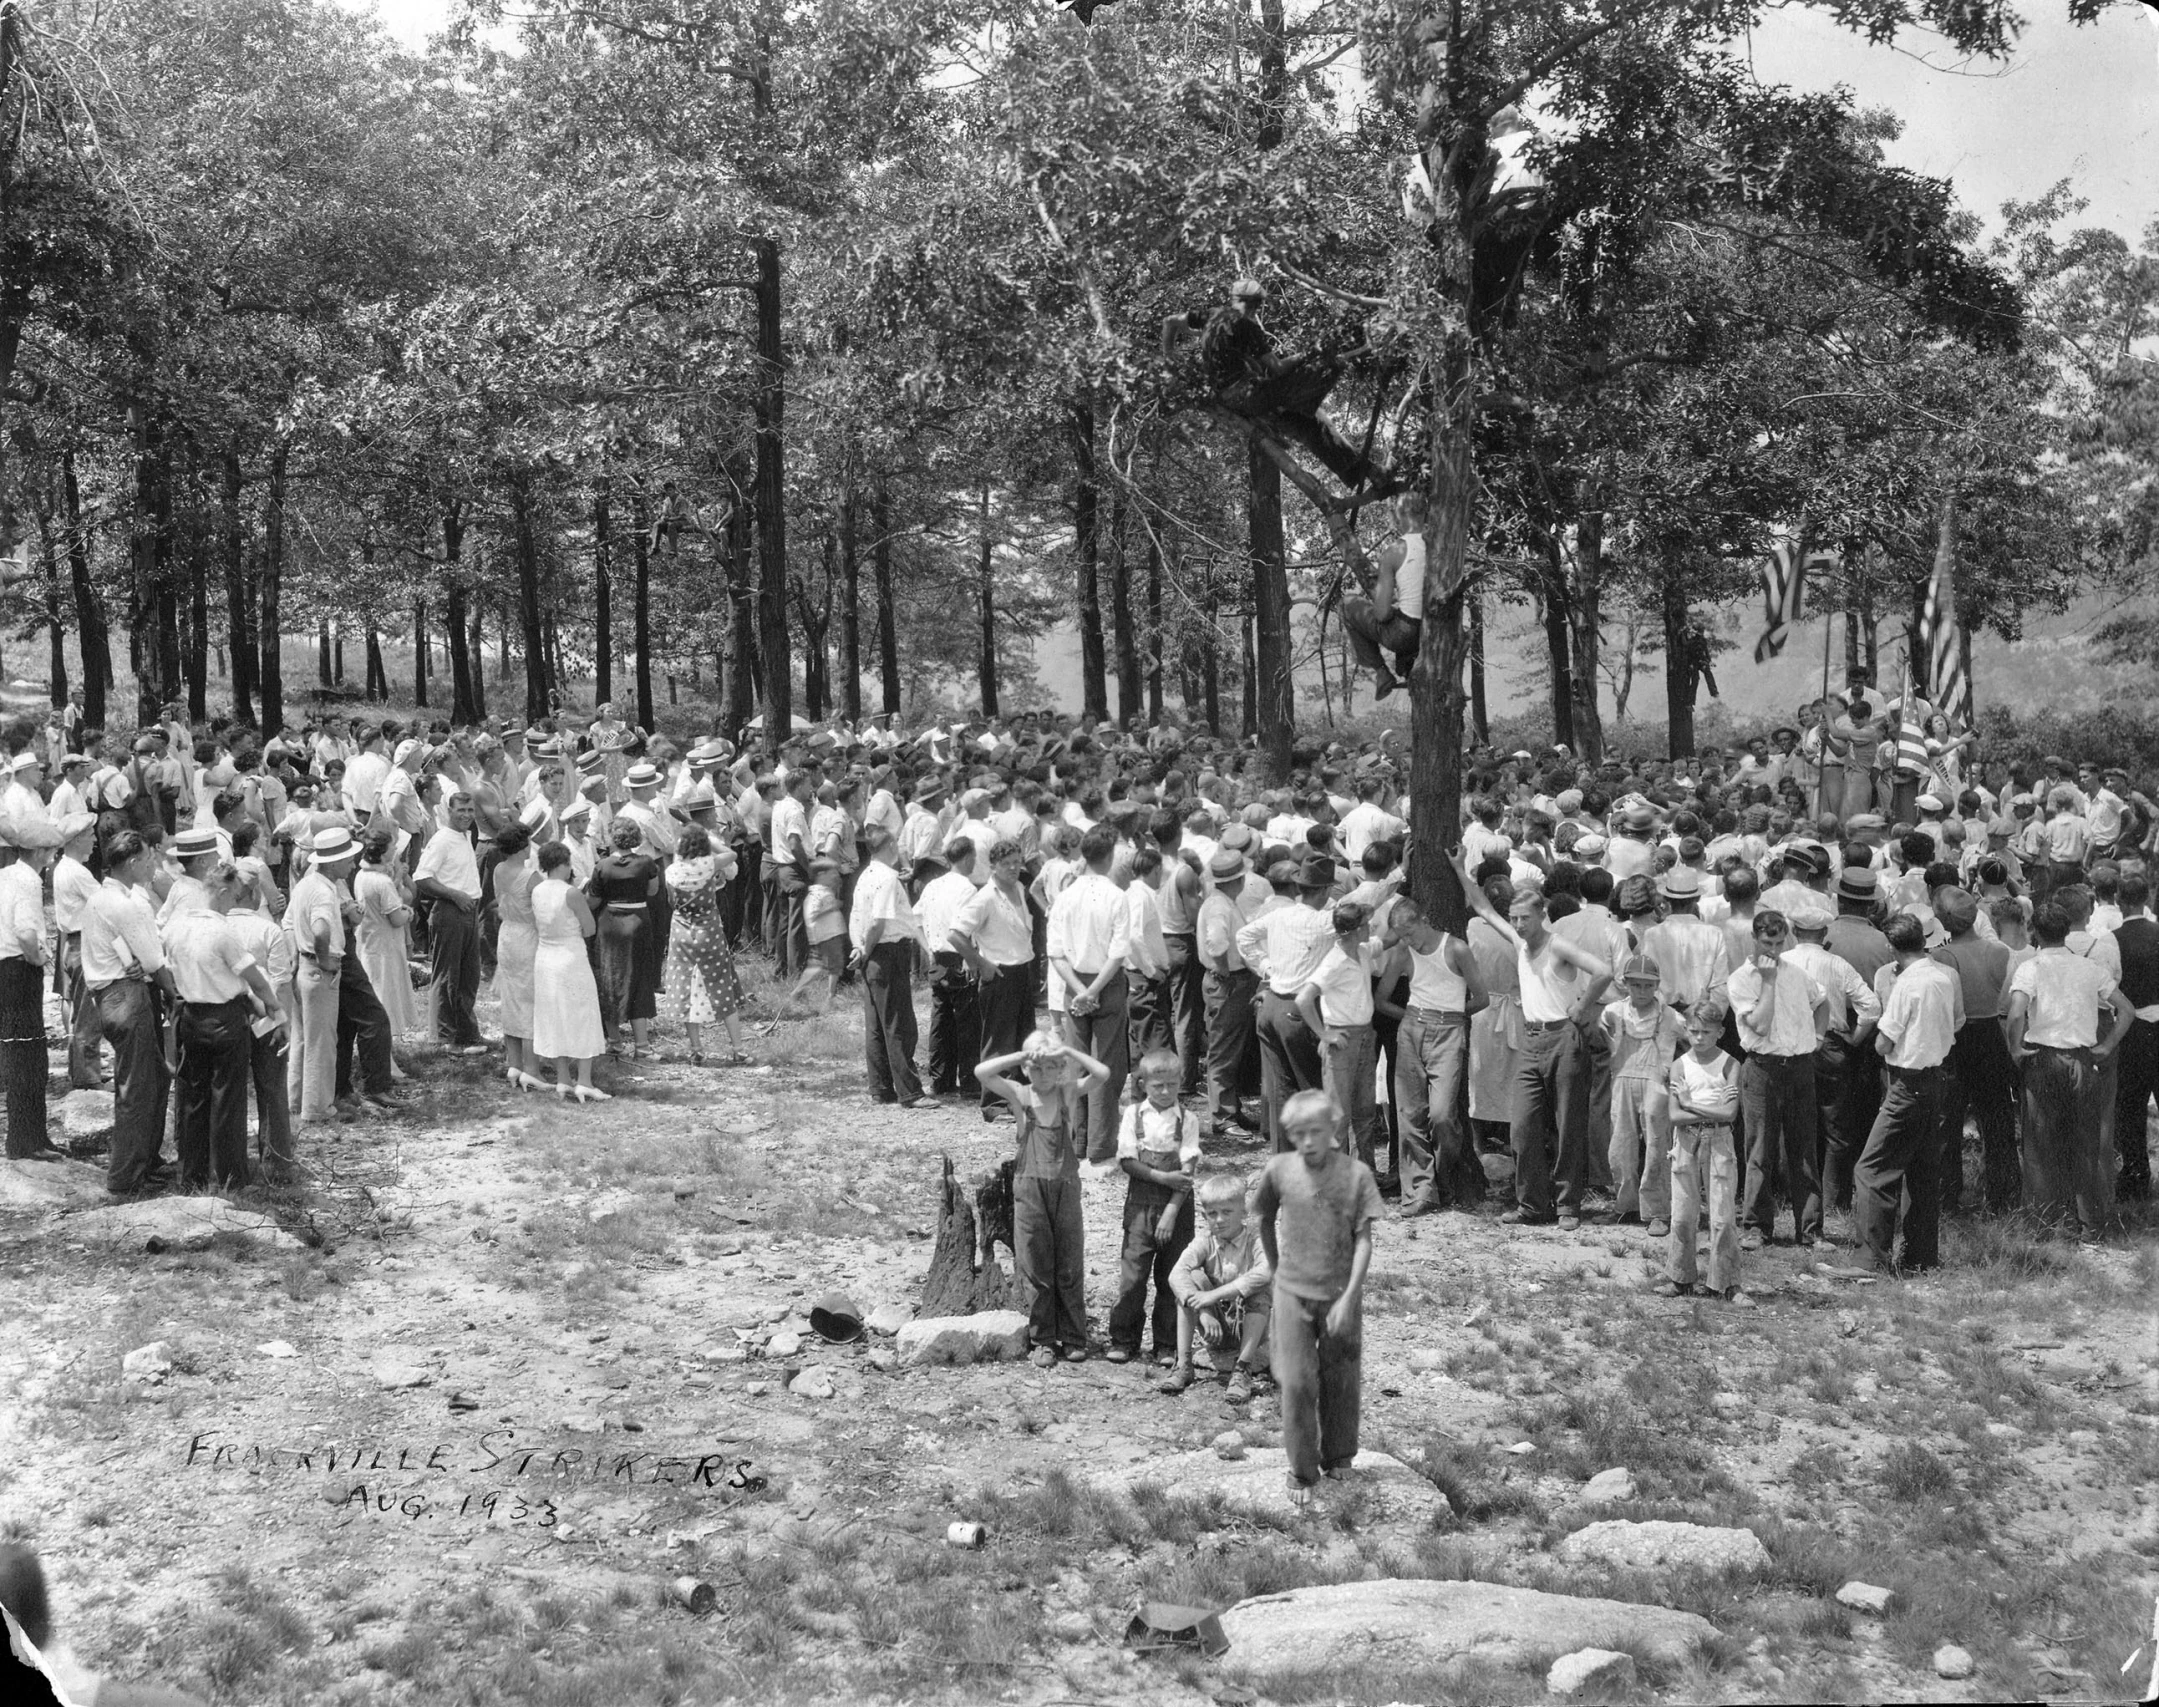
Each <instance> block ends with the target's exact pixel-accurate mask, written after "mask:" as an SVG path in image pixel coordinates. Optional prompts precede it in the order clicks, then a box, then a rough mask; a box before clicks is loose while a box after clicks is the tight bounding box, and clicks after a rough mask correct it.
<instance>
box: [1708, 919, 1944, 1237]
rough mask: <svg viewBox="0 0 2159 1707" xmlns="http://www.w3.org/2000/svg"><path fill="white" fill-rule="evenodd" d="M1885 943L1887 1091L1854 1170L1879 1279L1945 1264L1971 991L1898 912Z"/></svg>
mask: <svg viewBox="0 0 2159 1707" xmlns="http://www.w3.org/2000/svg"><path fill="white" fill-rule="evenodd" d="M1882 935H1883V936H1884V937H1886V938H1887V939H1888V942H1889V947H1890V949H1891V951H1892V952H1894V953H1895V955H1896V957H1897V958H1896V961H1895V963H1894V964H1893V966H1885V967H1883V968H1882V970H1881V973H1880V975H1879V976H1878V978H1877V980H1876V989H1877V992H1878V993H1879V992H1880V991H1882V990H1883V989H1886V991H1887V995H1886V996H1885V998H1884V1000H1883V1002H1882V1018H1881V1024H1880V1026H1879V1027H1878V1029H1877V1030H1876V1032H1875V1037H1874V1048H1875V1052H1876V1053H1877V1054H1879V1055H1880V1056H1881V1057H1882V1059H1883V1060H1884V1061H1885V1062H1886V1063H1887V1064H1888V1067H1887V1073H1886V1078H1887V1084H1886V1086H1885V1087H1884V1090H1883V1093H1882V1106H1881V1112H1880V1113H1878V1114H1877V1115H1875V1117H1874V1129H1873V1130H1872V1131H1871V1132H1869V1133H1868V1134H1867V1141H1866V1146H1865V1148H1864V1149H1862V1150H1861V1152H1860V1155H1859V1161H1858V1165H1857V1166H1856V1167H1855V1168H1854V1169H1853V1170H1852V1221H1853V1225H1854V1230H1855V1231H1856V1232H1857V1234H1858V1238H1859V1243H1860V1245H1861V1246H1862V1247H1863V1252H1862V1255H1861V1257H1860V1260H1859V1263H1858V1265H1857V1267H1858V1269H1859V1271H1860V1272H1862V1273H1871V1274H1890V1273H1894V1272H1898V1271H1900V1270H1901V1271H1907V1272H1909V1271H1918V1270H1924V1269H1931V1268H1934V1267H1936V1266H1938V1265H1939V1263H1940V1260H1941V1257H1940V1238H1941V1200H1940V1195H1939V1194H1940V1183H1941V1182H1940V1175H1941V1149H1942V1146H1941V1131H1940V1127H1941V1104H1942V1066H1943V1063H1944V1062H1946V1061H1947V1060H1948V1059H1949V1054H1950V1051H1951V1050H1952V1049H1954V1048H1955V1047H1956V1038H1957V1028H1958V1027H1959V1026H1961V1025H1962V1024H1963V1023H1964V986H1963V983H1962V981H1961V980H1960V979H1959V978H1958V977H1957V975H1956V973H1955V972H1954V971H1953V970H1951V969H1950V968H1949V967H1947V966H1943V965H1941V964H1939V963H1938V962H1936V961H1932V960H1929V959H1928V958H1927V933H1926V928H1925V927H1924V926H1923V925H1921V924H1920V922H1919V921H1918V920H1917V919H1915V918H1913V917H1912V916H1911V915H1910V914H1909V913H1898V914H1895V915H1894V916H1893V917H1891V919H1890V920H1889V922H1888V924H1887V925H1885V926H1884V927H1883V929H1882ZM1734 976H1735V977H1736V976H1737V974H1736V973H1735V974H1734ZM1900 1206H1901V1209H1902V1213H1901V1217H1900V1214H1899V1210H1900ZM1900 1219H1901V1223H1902V1225H1901V1229H1900V1226H1899V1222H1900ZM1900 1230H1901V1232H1902V1234H1903V1238H1902V1241H1901V1250H1900V1249H1899V1240H1898V1237H1897V1235H1898V1233H1899V1231H1900Z"/></svg>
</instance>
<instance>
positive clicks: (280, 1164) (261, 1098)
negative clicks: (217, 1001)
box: [248, 1025, 298, 1181]
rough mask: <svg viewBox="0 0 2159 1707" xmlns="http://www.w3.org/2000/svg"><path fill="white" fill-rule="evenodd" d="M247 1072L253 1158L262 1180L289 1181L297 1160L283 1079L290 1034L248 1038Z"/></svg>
mask: <svg viewBox="0 0 2159 1707" xmlns="http://www.w3.org/2000/svg"><path fill="white" fill-rule="evenodd" d="M248 1068H249V1071H250V1074H251V1076H252V1077H253V1078H254V1081H255V1154H256V1157H257V1158H258V1160H259V1162H260V1165H261V1168H262V1172H263V1174H264V1176H265V1177H266V1178H268V1179H271V1180H278V1181H283V1180H288V1179H290V1178H291V1177H292V1171H293V1166H294V1163H295V1162H296V1161H297V1159H298V1158H297V1157H296V1156H295V1155H294V1153H293V1148H292V1098H291V1093H290V1090H289V1088H288V1087H287V1084H286V1075H287V1074H288V1073H289V1072H290V1071H291V1068H292V1031H291V1028H290V1027H289V1026H282V1025H281V1026H279V1027H278V1028H277V1029H276V1030H275V1031H272V1032H269V1033H267V1034H266V1035H264V1036H261V1037H257V1036H255V1035H253V1027H250V1028H249V1036H248Z"/></svg>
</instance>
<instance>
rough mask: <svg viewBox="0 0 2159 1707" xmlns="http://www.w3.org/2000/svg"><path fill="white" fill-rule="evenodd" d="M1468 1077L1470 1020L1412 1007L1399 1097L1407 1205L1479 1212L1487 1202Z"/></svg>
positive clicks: (1398, 1071)
mask: <svg viewBox="0 0 2159 1707" xmlns="http://www.w3.org/2000/svg"><path fill="white" fill-rule="evenodd" d="M1468 1074H1469V1021H1468V1020H1467V1019H1466V1018H1465V1017H1464V1016H1463V1015H1461V1014H1457V1013H1440V1012H1437V1011H1436V1010H1434V1009H1431V1008H1410V1009H1408V1010H1406V1011H1405V1012H1404V1013H1403V1015H1402V1026H1401V1031H1400V1033H1399V1035H1398V1037H1397V1051H1396V1055H1395V1062H1394V1100H1395V1105H1396V1107H1397V1108H1398V1109H1399V1110H1400V1113H1401V1120H1402V1166H1401V1175H1402V1207H1403V1208H1404V1209H1409V1208H1412V1207H1414V1208H1418V1209H1431V1208H1437V1207H1439V1206H1440V1205H1442V1204H1457V1205H1459V1206H1460V1207H1462V1208H1464V1209H1470V1208H1474V1207H1475V1206H1476V1205H1477V1204H1479V1203H1482V1202H1483V1201H1484V1184H1485V1181H1484V1167H1483V1164H1481V1163H1480V1162H1479V1161H1478V1160H1477V1155H1476V1151H1475V1149H1474V1147H1473V1146H1472V1145H1471V1144H1470V1141H1469V1122H1468V1121H1467V1120H1466V1119H1464V1118H1463V1107H1462V1092H1463V1088H1464V1086H1465V1085H1466V1084H1467V1082H1468Z"/></svg>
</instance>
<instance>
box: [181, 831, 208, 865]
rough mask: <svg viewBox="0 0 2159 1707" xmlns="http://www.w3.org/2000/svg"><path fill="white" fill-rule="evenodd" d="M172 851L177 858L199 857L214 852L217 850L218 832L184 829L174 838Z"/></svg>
mask: <svg viewBox="0 0 2159 1707" xmlns="http://www.w3.org/2000/svg"><path fill="white" fill-rule="evenodd" d="M172 852H173V857H174V858H175V859H199V858H201V857H202V855H204V854H214V853H216V852H217V832H216V831H215V830H182V831H181V832H180V833H179V834H178V835H177V836H175V837H173V839H172Z"/></svg>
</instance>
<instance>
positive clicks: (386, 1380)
mask: <svg viewBox="0 0 2159 1707" xmlns="http://www.w3.org/2000/svg"><path fill="white" fill-rule="evenodd" d="M373 1374H374V1377H375V1385H376V1386H378V1387H380V1388H381V1389H382V1390H383V1391H384V1392H385V1393H395V1392H397V1391H399V1390H400V1389H401V1388H405V1387H425V1386H426V1385H427V1384H428V1383H429V1382H430V1381H432V1380H434V1378H435V1375H434V1371H432V1370H430V1369H428V1368H426V1367H425V1366H424V1365H422V1364H418V1363H413V1362H411V1361H410V1360H409V1359H406V1358H400V1357H378V1358H377V1359H375V1362H374V1365H373Z"/></svg>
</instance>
